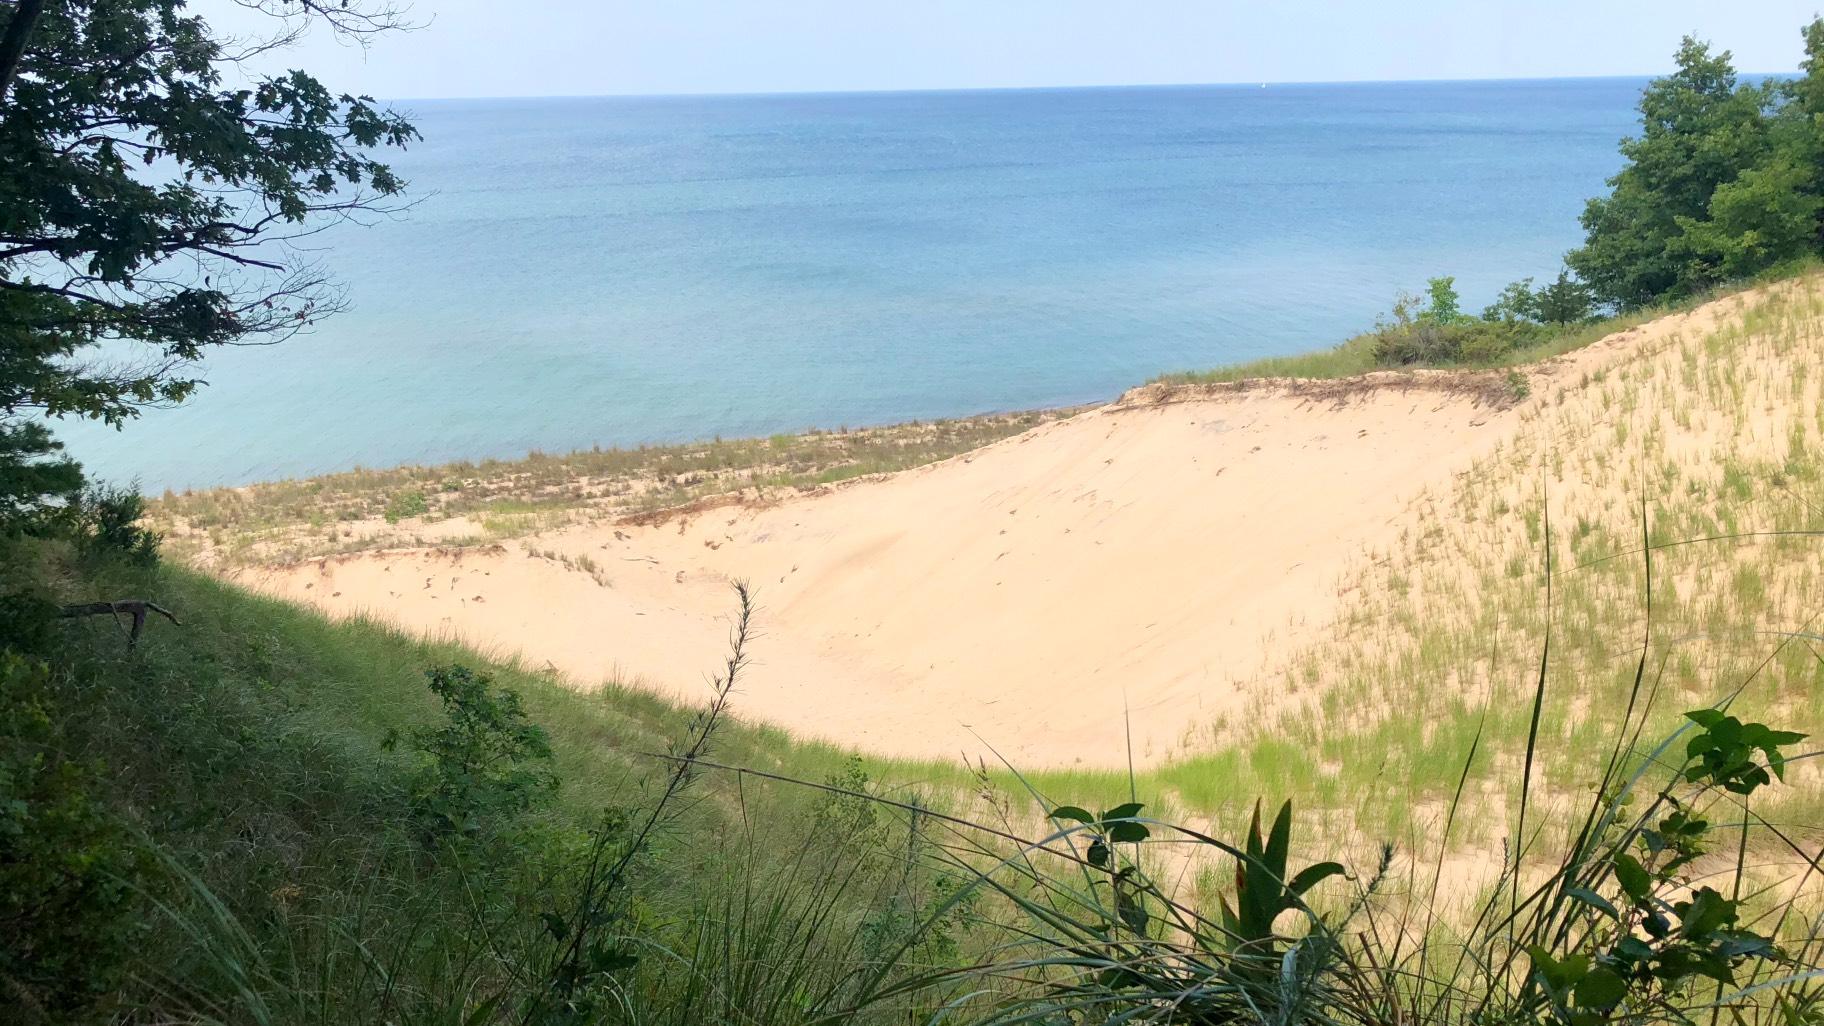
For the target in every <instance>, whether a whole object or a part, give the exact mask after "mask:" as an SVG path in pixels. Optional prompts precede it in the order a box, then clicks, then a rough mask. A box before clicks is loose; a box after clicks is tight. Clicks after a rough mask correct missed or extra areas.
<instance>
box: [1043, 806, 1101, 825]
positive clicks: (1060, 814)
mask: <svg viewBox="0 0 1824 1026" xmlns="http://www.w3.org/2000/svg"><path fill="white" fill-rule="evenodd" d="M1051 818H1052V819H1074V820H1076V821H1077V822H1079V823H1088V824H1091V825H1094V823H1095V822H1096V817H1094V816H1092V815H1090V814H1089V810H1088V809H1080V808H1078V807H1077V806H1075V805H1064V806H1060V807H1058V808H1056V809H1053V810H1052V812H1051Z"/></svg>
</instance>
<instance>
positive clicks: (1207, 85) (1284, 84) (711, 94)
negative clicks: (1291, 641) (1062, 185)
mask: <svg viewBox="0 0 1824 1026" xmlns="http://www.w3.org/2000/svg"><path fill="white" fill-rule="evenodd" d="M1665 74H1666V73H1665V72H1658V73H1653V74H1638V73H1629V74H1612V75H1518V76H1508V77H1497V78H1361V79H1331V80H1286V81H1272V80H1268V81H1265V82H1252V81H1239V82H1123V83H1112V82H1104V83H1090V84H1081V85H1011V86H908V87H903V88H888V89H761V90H753V91H748V92H728V91H721V90H703V91H696V92H653V93H520V94H492V95H475V96H399V97H389V98H387V102H389V103H411V102H419V101H430V102H441V101H452V100H709V99H731V100H732V99H744V98H745V99H765V98H774V97H794V96H800V97H808V96H898V95H919V94H952V93H1022V92H1088V91H1093V90H1116V89H1271V88H1275V87H1279V88H1298V87H1309V86H1398V85H1498V84H1501V83H1518V82H1604V81H1622V80H1628V81H1642V80H1652V79H1655V78H1663V77H1665ZM1792 74H1793V73H1792V72H1779V71H1738V72H1736V75H1737V77H1739V78H1742V79H1767V78H1778V77H1780V76H1783V75H1785V76H1790V75H1792Z"/></svg>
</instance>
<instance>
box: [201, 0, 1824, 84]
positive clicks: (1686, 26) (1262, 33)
mask: <svg viewBox="0 0 1824 1026" xmlns="http://www.w3.org/2000/svg"><path fill="white" fill-rule="evenodd" d="M357 2H363V0H357ZM365 2H370V3H371V2H372V0H365ZM409 2H410V7H411V18H412V19H413V20H414V21H416V22H418V23H420V24H421V25H422V27H421V28H419V29H418V30H417V31H414V32H410V33H402V34H389V35H386V36H382V37H379V38H377V39H374V40H373V41H372V43H371V45H370V46H368V47H367V48H366V49H365V50H364V49H363V48H362V47H359V46H354V45H350V44H348V43H344V42H339V41H337V40H336V39H334V38H332V36H331V35H330V33H328V32H324V31H320V30H319V31H316V32H313V33H311V34H310V35H309V36H307V37H306V38H305V39H304V40H303V41H302V42H301V43H300V44H299V46H298V47H296V48H295V49H293V50H291V51H288V52H287V53H286V55H285V56H284V58H283V59H282V61H281V63H283V64H284V65H285V66H287V67H290V66H297V67H306V68H309V69H310V70H311V71H312V72H314V73H316V74H317V76H318V77H319V78H320V79H322V80H323V81H324V83H325V84H328V85H330V86H331V87H332V88H335V89H338V90H348V91H359V92H365V93H370V94H372V95H376V96H381V97H387V98H395V99H404V98H410V99H418V98H433V97H484V96H602V95H620V94H670V93H755V92H760V93H766V92H823V91H831V92H836V91H851V90H854V91H861V90H896V89H976V88H1009V87H1014V88H1017V87H1035V86H1072V85H1138V84H1184V83H1231V82H1247V83H1252V82H1354V81H1385V80H1413V79H1466V78H1549V77H1560V76H1594V75H1650V74H1658V73H1661V72H1664V71H1666V70H1667V69H1668V68H1669V67H1670V63H1671V60H1670V58H1671V54H1672V51H1673V50H1674V49H1675V48H1676V47H1677V45H1678V41H1679V38H1680V37H1681V36H1684V35H1686V34H1695V35H1697V36H1698V37H1700V38H1704V39H1708V40H1710V41H1711V42H1712V43H1714V44H1715V45H1716V46H1717V47H1718V48H1722V49H1729V50H1732V51H1734V53H1735V55H1736V66H1737V67H1738V68H1739V69H1740V70H1742V71H1745V72H1782V71H1790V70H1792V69H1793V68H1795V67H1796V66H1797V64H1798V61H1799V57H1800V42H1799V27H1800V26H1801V25H1803V24H1804V23H1806V22H1808V21H1810V20H1811V19H1812V17H1813V16H1814V15H1815V14H1816V13H1817V11H1818V9H1819V7H1820V5H1821V4H1824V0H1735V2H1731V3H1719V2H1717V0H1530V2H1518V0H1513V2H1494V0H1390V2H1384V3H1383V2H1370V0H1251V2H1242V0H1125V2H1121V0H1098V2H1089V0H894V2H891V3H888V2H881V0H645V2H637V3H636V2H627V0H409ZM192 9H193V10H196V11H198V12H199V13H202V14H203V15H204V16H205V17H208V18H209V19H210V21H211V22H213V23H215V24H216V25H217V26H218V27H220V28H223V29H227V30H230V31H232V32H236V33H241V32H247V31H252V30H254V29H256V28H258V26H259V21H258V20H257V18H255V17H254V16H252V15H250V14H248V13H247V12H246V11H245V10H244V9H243V8H242V7H241V6H240V5H239V3H237V0H192Z"/></svg>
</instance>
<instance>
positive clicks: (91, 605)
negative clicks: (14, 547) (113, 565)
mask: <svg viewBox="0 0 1824 1026" xmlns="http://www.w3.org/2000/svg"><path fill="white" fill-rule="evenodd" d="M103 613H106V614H108V615H110V616H112V617H114V620H115V622H116V623H118V622H119V621H120V617H121V614H123V613H124V614H126V615H128V616H131V617H132V618H133V626H132V627H131V628H130V629H128V631H127V650H128V651H129V652H130V651H132V650H133V647H134V646H136V645H138V644H139V632H140V631H141V630H142V629H144V627H145V626H146V614H147V613H157V614H158V615H160V616H162V617H164V618H165V619H167V620H169V621H171V622H172V623H174V624H176V625H177V626H179V627H182V626H183V625H184V622H183V621H182V620H179V619H178V618H177V616H176V615H175V614H173V613H172V612H171V610H169V609H166V608H165V607H164V606H161V605H159V604H158V603H156V602H148V601H146V600H145V599H117V600H115V601H113V602H79V603H77V604H76V605H73V606H64V607H63V608H62V609H61V610H59V611H58V614H57V615H59V616H62V617H65V618H71V617H78V616H100V615H101V614H103Z"/></svg>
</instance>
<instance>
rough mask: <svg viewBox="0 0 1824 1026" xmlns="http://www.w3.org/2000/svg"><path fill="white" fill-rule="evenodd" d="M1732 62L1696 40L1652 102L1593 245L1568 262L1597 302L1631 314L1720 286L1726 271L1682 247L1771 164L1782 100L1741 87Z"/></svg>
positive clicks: (1590, 226) (1645, 98)
mask: <svg viewBox="0 0 1824 1026" xmlns="http://www.w3.org/2000/svg"><path fill="white" fill-rule="evenodd" d="M1731 59H1732V58H1731V55H1730V54H1729V52H1728V51H1724V52H1722V53H1720V54H1715V55H1713V54H1711V53H1710V48H1709V47H1708V46H1707V45H1705V44H1704V43H1701V42H1698V41H1697V40H1696V39H1693V38H1691V37H1689V36H1687V37H1685V39H1684V42H1683V44H1682V45H1681V46H1680V47H1679V50H1678V54H1677V57H1676V60H1677V63H1678V70H1677V71H1675V72H1674V73H1673V74H1671V75H1669V76H1667V77H1665V78H1661V79H1656V80H1654V81H1653V82H1652V83H1651V84H1649V85H1648V86H1647V88H1646V90H1645V92H1643V93H1642V95H1641V98H1640V113H1641V134H1640V135H1639V136H1638V137H1634V138H1629V139H1625V140H1623V141H1622V144H1621V152H1622V155H1623V156H1625V157H1626V158H1627V161H1628V162H1627V165H1626V166H1625V167H1623V168H1622V170H1621V171H1620V172H1619V173H1618V174H1616V175H1615V177H1613V178H1611V179H1609V185H1610V186H1611V187H1612V191H1611V192H1610V194H1609V195H1608V196H1604V197H1599V198H1597V199H1592V200H1590V202H1589V204H1588V205H1587V207H1586V208H1585V209H1584V212H1583V218H1582V222H1583V227H1584V231H1585V233H1586V235H1585V242H1584V245H1583V247H1582V248H1580V249H1577V250H1574V251H1573V252H1572V253H1570V254H1569V257H1568V260H1569V262H1570V265H1571V268H1572V269H1573V270H1575V271H1576V272H1577V275H1578V276H1579V277H1580V278H1582V279H1583V281H1584V282H1586V283H1587V284H1588V285H1589V286H1590V287H1591V290H1592V291H1593V292H1594V294H1595V296H1596V298H1598V299H1600V300H1603V301H1606V302H1611V303H1614V304H1616V305H1618V306H1620V307H1622V308H1624V309H1631V308H1635V307H1640V306H1643V305H1645V304H1647V303H1651V302H1653V301H1655V300H1658V299H1660V298H1662V297H1666V296H1671V295H1688V294H1690V293H1693V292H1696V291H1699V290H1701V289H1703V288H1705V287H1707V286H1709V285H1711V284H1714V283H1715V282H1717V281H1718V280H1720V277H1721V275H1722V271H1721V266H1720V261H1719V260H1718V259H1717V258H1716V257H1715V256H1714V255H1713V254H1711V253H1709V252H1708V251H1706V250H1705V249H1703V248H1701V247H1693V246H1689V245H1684V244H1683V242H1682V237H1683V236H1684V234H1685V232H1686V227H1687V226H1688V225H1689V224H1691V223H1693V222H1695V221H1700V220H1705V219H1707V218H1708V217H1709V213H1710V201H1711V198H1712V197H1713V196H1714V195H1715V193H1716V190H1717V189H1718V188H1719V187H1720V186H1722V185H1724V184H1726V183H1729V182H1731V181H1734V180H1735V178H1736V177H1737V176H1738V175H1739V174H1741V172H1742V171H1743V170H1745V169H1747V168H1750V167H1754V166H1756V165H1757V164H1759V163H1760V162H1761V161H1762V160H1763V159H1764V158H1765V157H1766V156H1767V154H1768V152H1769V150H1770V147H1771V139H1770V132H1769V127H1768V109H1769V107H1770V105H1771V104H1772V102H1773V100H1774V98H1775V93H1774V90H1773V88H1772V87H1770V86H1749V85H1742V84H1740V83H1738V82H1737V80H1736V74H1735V68H1734V66H1733V65H1732V64H1731Z"/></svg>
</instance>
